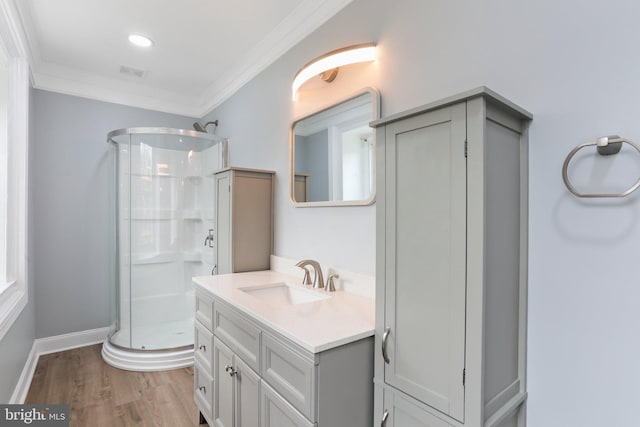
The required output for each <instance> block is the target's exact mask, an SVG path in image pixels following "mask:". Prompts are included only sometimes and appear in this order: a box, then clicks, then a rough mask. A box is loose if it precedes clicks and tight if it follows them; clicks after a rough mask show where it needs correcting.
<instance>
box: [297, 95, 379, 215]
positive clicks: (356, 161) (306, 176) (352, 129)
mask: <svg viewBox="0 0 640 427" xmlns="http://www.w3.org/2000/svg"><path fill="white" fill-rule="evenodd" d="M378 118H380V94H379V93H378V91H377V90H376V89H373V88H365V89H363V90H361V91H359V92H357V93H356V94H355V95H352V96H350V97H348V98H347V99H344V100H342V101H340V102H337V103H336V104H333V105H331V106H329V107H326V108H323V109H322V110H320V111H317V112H314V113H312V114H310V115H308V116H306V117H303V118H301V119H299V120H296V121H295V122H293V124H292V125H291V136H290V143H289V157H290V168H289V169H290V177H289V178H290V190H291V201H292V203H293V204H294V206H297V207H313V206H357V205H370V204H372V203H373V202H374V201H375V163H376V162H375V140H374V132H373V129H372V128H370V127H369V122H371V121H373V120H376V119H378Z"/></svg>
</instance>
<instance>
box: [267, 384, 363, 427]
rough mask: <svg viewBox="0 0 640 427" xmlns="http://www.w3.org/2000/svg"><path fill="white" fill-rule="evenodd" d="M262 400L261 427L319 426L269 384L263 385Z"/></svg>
mask: <svg viewBox="0 0 640 427" xmlns="http://www.w3.org/2000/svg"><path fill="white" fill-rule="evenodd" d="M260 400H261V404H262V405H261V410H262V419H261V421H260V427H317V424H315V423H312V422H311V421H309V420H307V419H306V418H305V417H304V416H303V415H302V414H301V413H299V412H298V411H297V410H296V408H294V407H293V406H292V405H291V404H290V403H289V402H287V401H286V400H284V398H283V397H282V396H280V395H279V394H278V393H276V392H275V391H274V390H273V389H272V388H271V387H269V386H268V385H267V383H263V384H262V387H261V389H260ZM354 410H357V409H354ZM329 427H338V426H329ZM345 427H346V426H345Z"/></svg>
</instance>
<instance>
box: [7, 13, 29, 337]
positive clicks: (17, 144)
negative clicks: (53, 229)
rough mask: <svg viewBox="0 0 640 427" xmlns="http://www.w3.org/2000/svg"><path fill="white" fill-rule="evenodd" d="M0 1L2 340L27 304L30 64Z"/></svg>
mask: <svg viewBox="0 0 640 427" xmlns="http://www.w3.org/2000/svg"><path fill="white" fill-rule="evenodd" d="M9 6H10V3H8V2H4V1H2V0H0V339H2V337H4V335H5V334H6V333H7V331H8V330H9V328H10V327H11V325H12V324H13V322H14V321H15V320H16V319H17V318H18V316H19V315H20V313H21V312H22V309H23V308H24V307H25V306H26V305H27V299H28V285H27V152H28V151H27V150H28V120H29V65H28V63H27V61H26V54H25V53H24V51H23V50H22V46H24V44H23V43H21V42H20V38H19V36H18V28H19V27H18V26H17V25H16V22H17V21H16V20H15V19H11V17H12V15H13V16H16V14H15V13H12V12H14V11H12V10H10V7H9Z"/></svg>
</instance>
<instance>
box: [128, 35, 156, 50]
mask: <svg viewBox="0 0 640 427" xmlns="http://www.w3.org/2000/svg"><path fill="white" fill-rule="evenodd" d="M129 41H130V42H131V43H132V44H135V45H136V46H140V47H151V46H153V40H151V39H150V38H149V37H146V36H141V35H140V34H129Z"/></svg>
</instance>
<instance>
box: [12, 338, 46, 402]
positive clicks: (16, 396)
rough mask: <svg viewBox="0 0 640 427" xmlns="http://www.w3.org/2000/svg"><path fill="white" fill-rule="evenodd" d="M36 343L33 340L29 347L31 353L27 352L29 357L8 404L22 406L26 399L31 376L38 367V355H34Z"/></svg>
mask: <svg viewBox="0 0 640 427" xmlns="http://www.w3.org/2000/svg"><path fill="white" fill-rule="evenodd" d="M37 341H38V340H35V341H34V342H33V345H32V346H31V351H30V352H29V356H27V361H26V362H25V364H24V368H23V369H22V373H21V374H20V378H18V384H16V388H15V390H14V391H13V395H11V400H9V403H10V404H14V405H15V404H23V403H24V400H25V399H26V398H27V393H28V392H29V387H30V386H31V380H32V379H33V374H34V373H35V372H36V366H37V365H38V357H39V355H38V354H37V353H36V344H37Z"/></svg>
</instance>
